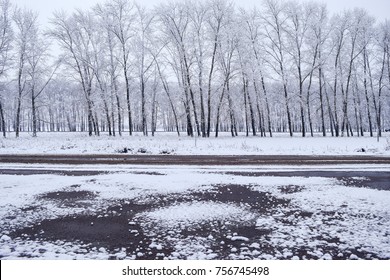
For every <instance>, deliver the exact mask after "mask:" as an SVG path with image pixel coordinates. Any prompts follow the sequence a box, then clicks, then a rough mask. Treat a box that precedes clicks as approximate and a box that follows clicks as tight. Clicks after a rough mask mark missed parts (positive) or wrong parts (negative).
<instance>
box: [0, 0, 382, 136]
mask: <svg viewBox="0 0 390 280" xmlns="http://www.w3.org/2000/svg"><path fill="white" fill-rule="evenodd" d="M0 31H1V32H0V131H1V132H2V134H3V136H4V137H6V136H7V132H12V133H15V135H16V137H18V136H19V133H20V132H21V131H29V132H31V133H32V135H33V136H36V135H37V133H38V132H39V131H85V132H88V134H89V135H90V136H91V135H100V133H102V132H104V133H108V134H109V135H110V136H111V135H112V136H115V135H123V134H129V135H133V134H134V133H135V132H142V134H143V135H145V136H146V135H148V134H149V133H150V134H151V135H153V136H154V135H155V132H156V131H159V130H164V131H172V132H176V133H177V134H178V135H181V134H183V133H184V134H186V135H188V136H199V137H200V136H201V137H210V136H213V135H214V136H215V137H218V134H219V132H221V131H227V132H230V133H231V135H232V136H233V137H234V136H237V135H238V133H239V132H243V133H245V134H246V135H247V136H249V135H259V136H262V137H265V136H271V137H272V134H273V133H275V132H286V133H289V135H290V136H293V135H294V134H296V135H301V136H303V137H305V136H308V135H310V136H314V134H315V133H320V134H321V135H323V136H327V135H331V136H335V137H338V136H364V135H365V134H366V135H369V136H371V137H373V136H378V137H380V136H381V135H382V132H383V131H385V130H387V129H388V128H390V122H389V115H390V106H389V105H390V95H389V90H390V50H389V46H390V23H389V22H388V21H387V20H386V21H384V22H376V20H375V18H374V17H372V16H371V15H369V14H368V13H367V11H366V10H364V9H358V8H355V9H352V10H345V11H343V12H340V13H338V14H334V15H331V14H329V12H328V10H327V7H326V5H325V4H318V3H314V2H305V3H300V2H296V1H288V2H284V1H283V2H282V1H279V0H264V1H262V2H261V5H259V6H257V7H254V8H251V9H243V8H239V7H236V6H235V5H234V4H233V3H232V2H229V1H225V0H208V1H191V0H189V1H171V2H169V3H161V4H159V5H157V6H155V7H154V8H146V7H144V6H142V5H141V4H138V3H136V2H132V1H130V0H107V1H106V2H103V3H101V4H97V5H95V6H94V7H92V8H91V9H89V10H78V9H76V10H74V11H73V12H65V11H58V12H55V13H54V14H53V15H52V17H51V19H50V23H49V24H48V26H45V28H42V27H41V26H40V24H39V16H38V13H37V12H34V11H31V10H28V9H21V8H18V7H16V6H15V5H12V3H11V2H10V0H0Z"/></svg>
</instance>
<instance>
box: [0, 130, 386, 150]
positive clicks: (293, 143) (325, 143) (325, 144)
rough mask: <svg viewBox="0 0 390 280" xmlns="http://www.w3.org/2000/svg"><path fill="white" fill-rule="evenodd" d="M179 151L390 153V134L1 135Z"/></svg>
mask: <svg viewBox="0 0 390 280" xmlns="http://www.w3.org/2000/svg"><path fill="white" fill-rule="evenodd" d="M124 151H125V152H127V153H129V154H140V153H146V154H162V153H163V154H167V153H170V154H178V155H192V154H193V155H210V154H215V155H241V154H244V155H261V154H266V155H358V154H359V155H362V154H369V155H374V154H375V155H390V135H389V133H386V134H385V136H384V137H382V138H381V139H380V141H379V142H378V141H377V139H376V138H375V137H373V138H370V137H339V138H335V137H322V136H320V135H316V136H315V137H314V138H312V137H306V138H302V137H300V136H299V134H296V136H295V137H293V138H290V137H289V136H288V135H287V134H277V133H275V135H274V137H272V138H270V137H265V138H261V137H253V136H251V137H245V136H239V137H235V138H232V137H231V136H229V133H222V134H221V136H220V137H219V138H215V137H210V138H198V137H194V138H190V137H187V136H181V137H178V136H177V135H176V134H175V133H163V132H160V133H156V136H155V137H151V136H150V137H144V136H141V135H135V136H132V137H130V136H128V135H126V134H124V136H123V137H109V136H107V135H102V136H100V137H95V136H92V137H88V135H87V133H77V132H76V133H66V132H59V133H38V137H36V138H33V137H31V135H30V134H28V133H22V134H21V137H20V138H19V139H16V138H15V137H14V135H13V134H9V136H8V138H6V139H0V154H12V153H13V154H16V153H17V154H41V153H45V154H115V153H120V152H124Z"/></svg>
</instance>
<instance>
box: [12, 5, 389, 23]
mask: <svg viewBox="0 0 390 280" xmlns="http://www.w3.org/2000/svg"><path fill="white" fill-rule="evenodd" d="M104 1H105V0H11V2H12V3H14V4H16V5H18V6H19V7H27V8H29V9H32V10H35V11H38V12H39V14H40V17H41V20H42V22H43V23H45V22H47V19H48V18H50V16H51V14H52V13H53V12H54V11H55V10H61V9H64V10H69V11H71V10H73V9H74V8H81V9H85V8H89V7H91V6H93V5H95V4H96V3H103V2H104ZM312 1H313V2H321V3H327V6H328V9H329V11H330V12H331V13H332V14H333V13H337V12H341V11H343V10H344V9H349V8H355V7H361V8H365V9H367V10H368V12H369V13H370V14H371V15H372V16H375V17H376V18H377V19H378V20H379V21H382V20H384V19H386V18H388V19H390V14H389V11H390V1H389V0H328V1H326V0H312ZM138 2H139V3H142V4H144V5H148V6H149V5H150V6H153V5H154V4H156V3H161V2H165V1H164V0H143V1H142V0H139V1H138ZM233 2H235V3H236V4H237V5H238V6H243V7H252V6H255V5H260V2H261V0H234V1H233Z"/></svg>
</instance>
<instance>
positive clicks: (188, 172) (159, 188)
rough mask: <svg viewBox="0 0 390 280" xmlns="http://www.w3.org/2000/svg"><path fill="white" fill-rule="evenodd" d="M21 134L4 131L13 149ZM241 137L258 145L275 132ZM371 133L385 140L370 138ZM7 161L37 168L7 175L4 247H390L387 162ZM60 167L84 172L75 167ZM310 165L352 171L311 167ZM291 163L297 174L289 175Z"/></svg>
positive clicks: (217, 255) (278, 253)
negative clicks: (250, 164) (104, 163)
mask: <svg viewBox="0 0 390 280" xmlns="http://www.w3.org/2000/svg"><path fill="white" fill-rule="evenodd" d="M38 139H45V140H46V141H48V140H47V139H49V138H46V137H42V138H38ZM57 139H58V138H57ZM82 139H85V138H82V137H79V138H73V139H72V143H76V144H75V145H81V143H82ZM93 139H94V140H95V141H96V142H95V143H94V144H93V145H91V146H93V147H94V148H93V149H97V150H93V149H90V150H88V152H96V151H99V150H98V148H97V147H98V146H99V145H97V144H98V143H100V144H101V145H100V146H99V147H106V146H105V145H111V146H110V147H111V149H113V150H114V149H115V148H117V147H120V145H119V144H118V146H116V147H114V146H113V143H114V141H112V142H110V140H109V139H108V138H101V140H100V139H99V138H93ZM136 139H137V138H135V139H133V140H132V141H133V142H129V143H138V142H137V141H139V140H136ZM138 139H141V138H138ZM30 140H31V139H30ZM278 140H280V139H278ZM308 140H309V139H308ZM326 140H327V141H329V142H331V141H330V140H333V139H326ZM343 140H348V139H343ZM15 141H17V140H14V139H10V140H6V141H5V143H6V144H5V145H6V146H7V148H6V149H7V151H11V150H12V149H11V147H12V145H15V144H14V143H15ZM20 141H25V143H28V141H27V139H26V140H20ZM34 141H35V139H34ZM56 141H57V140H56ZM120 141H123V142H122V143H126V142H125V141H130V140H129V139H127V138H125V137H124V138H123V139H121V140H120ZM148 141H152V140H149V138H148ZM164 141H165V140H164ZM180 141H187V140H180ZM180 141H176V142H175V147H176V149H178V152H180V151H181V152H183V153H184V152H189V151H190V150H185V151H184V150H180V149H181V147H183V146H181V144H180ZM206 141H207V142H213V140H211V139H210V140H205V142H206ZM236 141H237V143H239V142H240V141H246V143H250V144H248V145H249V146H251V145H255V144H254V143H256V141H259V142H262V141H265V142H266V141H269V139H253V140H252V139H247V140H246V139H244V138H239V140H236ZM304 141H306V140H304ZM66 142H67V140H65V139H64V140H63V143H66ZM298 142H299V143H303V141H301V139H299V141H296V142H295V143H298ZM308 142H309V141H308ZM3 143H4V142H3ZM103 143H104V144H103ZM109 143H111V144H109ZM156 143H157V142H156ZM164 143H165V144H166V143H170V142H169V141H168V140H166V142H164ZM198 143H201V141H199V142H198ZM214 143H215V144H214V145H215V146H214V147H215V150H214V151H215V152H217V153H218V152H221V151H222V150H219V149H218V147H217V144H216V143H217V142H214ZM224 143H225V144H221V145H229V144H228V143H231V144H232V143H233V142H229V140H228V139H224ZM269 143H270V142H269ZM324 143H325V142H324ZM331 143H332V142H331ZM331 143H330V144H331ZM364 143H365V144H366V145H369V143H371V144H370V145H372V146H369V147H378V146H375V143H374V142H373V141H372V142H371V139H364ZM165 144H164V145H165ZM129 145H131V144H129ZM138 145H141V143H139V144H138ZM162 145H163V144H162ZM237 145H239V144H237ZM302 145H303V144H302ZM134 146H136V145H135V144H134ZM260 146H261V145H260V144H259V147H260ZM53 147H54V145H53ZM86 147H87V144H83V145H82V147H79V146H78V147H77V148H74V149H73V150H72V149H71V151H72V152H75V151H76V150H77V149H84V148H86ZM198 147H200V146H198ZM26 148H28V147H26ZM333 148H334V147H333ZM37 151H39V150H35V151H34V152H37ZM60 151H61V150H48V151H47V152H60ZM237 151H241V150H240V149H239V148H238V149H237ZM283 151H284V152H287V150H283ZM349 151H350V152H352V150H349ZM31 152H33V151H31ZM101 152H103V151H101ZM105 152H107V151H105ZM302 152H309V150H302ZM332 152H335V153H336V152H342V151H341V150H332ZM1 168H2V169H7V168H8V169H18V168H23V169H24V170H29V169H34V170H33V171H32V172H31V174H30V175H25V176H16V175H4V174H2V175H0V182H1V185H0V189H1V191H0V221H1V222H0V258H1V259H26V258H28V259H30V258H32V259H390V191H389V190H390V185H389V184H390V183H389V180H387V179H386V178H388V177H389V176H388V174H389V172H390V167H389V166H388V165H375V166H374V165H371V166H370V165H367V166H324V167H320V166H316V167H299V169H298V168H296V169H295V168H293V167H289V168H288V169H286V168H282V167H276V166H275V167H257V168H253V167H252V168H250V167H244V166H242V167H235V168H232V167H212V168H211V167H178V166H177V167H170V168H167V167H152V166H150V167H148V166H145V167H142V168H140V167H136V166H99V167H91V166H84V167H83V166H79V167H75V166H60V165H58V166H55V165H50V166H44V165H35V166H29V167H28V168H26V167H23V166H22V165H17V164H13V165H9V164H7V165H5V164H2V165H1ZM39 170H51V171H52V173H53V174H40V172H39ZM61 170H68V171H69V170H70V171H83V172H81V173H78V174H77V175H78V176H65V175H63V174H61ZM89 170H94V171H101V172H102V173H100V174H99V173H96V172H95V173H93V174H92V173H90V174H89ZM305 170H307V171H322V172H326V171H329V172H334V171H345V172H352V173H349V174H350V175H349V176H347V177H340V176H333V175H331V174H332V173H329V174H330V175H329V174H328V173H327V174H328V175H326V174H325V173H324V175H323V176H322V175H321V176H314V175H310V173H308V174H309V175H308V176H303V175H302V174H303V173H301V172H303V171H305ZM287 171H289V172H296V174H297V175H296V176H290V175H288V176H284V173H283V172H287ZM259 172H262V173H264V174H259ZM272 172H273V173H272ZM267 174H268V175H267ZM351 174H352V175H351ZM379 175H381V176H382V177H380V178H381V179H378V185H377V186H378V187H376V185H375V184H376V181H375V180H377V179H376V178H377V176H379ZM383 176H384V177H383ZM386 176H387V177H386ZM378 178H379V177H378ZM379 184H380V185H381V187H380V188H379ZM373 185H374V187H372V186H373ZM386 189H387V190H386Z"/></svg>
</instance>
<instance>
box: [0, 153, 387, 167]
mask: <svg viewBox="0 0 390 280" xmlns="http://www.w3.org/2000/svg"><path fill="white" fill-rule="evenodd" d="M0 163H29V164H33V163H43V164H74V165H79V164H130V165H198V166H199V165H200V166H206V165H212V166H215V165H229V166H233V165H332V164H390V157H388V156H367V155H358V156H310V155H128V154H120V155H11V154H3V155H1V154H0Z"/></svg>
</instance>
